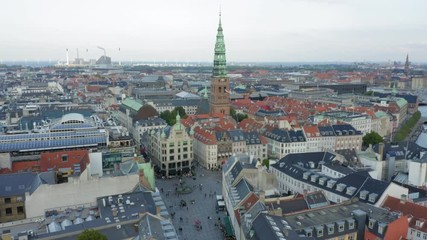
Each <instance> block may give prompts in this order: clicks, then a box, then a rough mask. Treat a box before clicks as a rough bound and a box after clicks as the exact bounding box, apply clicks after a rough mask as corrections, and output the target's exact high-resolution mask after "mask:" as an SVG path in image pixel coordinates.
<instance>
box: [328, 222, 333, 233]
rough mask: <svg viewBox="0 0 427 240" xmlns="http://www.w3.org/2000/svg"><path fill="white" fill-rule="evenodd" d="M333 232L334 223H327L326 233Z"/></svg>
mask: <svg viewBox="0 0 427 240" xmlns="http://www.w3.org/2000/svg"><path fill="white" fill-rule="evenodd" d="M333 233H334V225H333V224H329V225H328V234H333Z"/></svg>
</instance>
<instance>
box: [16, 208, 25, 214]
mask: <svg viewBox="0 0 427 240" xmlns="http://www.w3.org/2000/svg"><path fill="white" fill-rule="evenodd" d="M16 210H17V211H18V214H20V213H24V207H23V206H19V207H17V208H16Z"/></svg>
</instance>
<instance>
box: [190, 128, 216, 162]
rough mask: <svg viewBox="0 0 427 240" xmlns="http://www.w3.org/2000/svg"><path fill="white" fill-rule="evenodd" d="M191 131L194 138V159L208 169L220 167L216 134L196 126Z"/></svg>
mask: <svg viewBox="0 0 427 240" xmlns="http://www.w3.org/2000/svg"><path fill="white" fill-rule="evenodd" d="M190 131H192V133H193V139H194V140H193V149H194V150H193V151H194V160H196V161H197V162H198V163H199V164H200V165H202V166H203V167H204V168H206V169H212V168H216V167H218V145H217V141H216V138H215V135H214V134H213V133H212V132H211V131H209V130H205V129H202V128H201V127H195V128H194V129H191V130H190Z"/></svg>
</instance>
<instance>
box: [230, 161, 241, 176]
mask: <svg viewBox="0 0 427 240" xmlns="http://www.w3.org/2000/svg"><path fill="white" fill-rule="evenodd" d="M242 170H243V167H242V164H241V163H240V162H239V161H237V162H236V164H234V166H233V167H232V168H231V170H230V174H231V176H232V177H233V179H236V178H237V176H239V174H240V172H241V171H242Z"/></svg>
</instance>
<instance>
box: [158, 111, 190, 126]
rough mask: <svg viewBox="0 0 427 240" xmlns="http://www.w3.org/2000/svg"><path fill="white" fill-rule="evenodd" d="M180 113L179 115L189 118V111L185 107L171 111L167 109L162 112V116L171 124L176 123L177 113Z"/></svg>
mask: <svg viewBox="0 0 427 240" xmlns="http://www.w3.org/2000/svg"><path fill="white" fill-rule="evenodd" d="M177 113H179V116H181V118H183V119H185V118H187V113H186V112H185V109H184V108H183V107H176V108H174V109H173V110H172V112H171V111H169V110H166V111H164V112H162V113H160V118H162V119H163V120H165V121H166V123H167V124H168V125H169V126H172V125H175V123H176V114H177Z"/></svg>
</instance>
